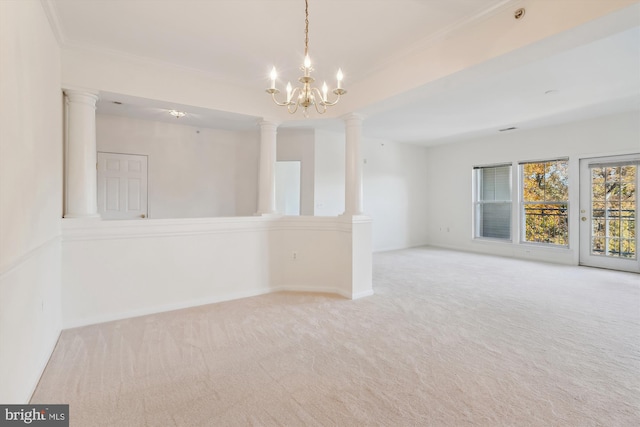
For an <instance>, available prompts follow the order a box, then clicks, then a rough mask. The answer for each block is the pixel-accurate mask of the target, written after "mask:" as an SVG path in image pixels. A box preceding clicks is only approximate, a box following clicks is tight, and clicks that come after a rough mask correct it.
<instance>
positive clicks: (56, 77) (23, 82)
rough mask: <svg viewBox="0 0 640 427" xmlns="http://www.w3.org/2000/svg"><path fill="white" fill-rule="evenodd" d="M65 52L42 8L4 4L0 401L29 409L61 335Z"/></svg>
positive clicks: (0, 34)
mask: <svg viewBox="0 0 640 427" xmlns="http://www.w3.org/2000/svg"><path fill="white" fill-rule="evenodd" d="M60 79H61V74H60V49H59V47H58V45H57V42H56V40H55V38H54V36H53V33H52V32H51V29H50V27H49V23H48V22H47V18H46V15H45V13H44V10H43V9H42V6H41V3H40V2H36V1H22V0H3V1H0V402H2V403H27V402H28V400H29V398H30V396H31V393H32V392H33V389H34V388H35V386H36V384H37V382H38V379H39V378H40V374H41V372H42V371H43V369H44V367H45V366H46V363H47V361H48V359H49V356H50V354H51V352H52V351H53V347H54V346H55V343H56V341H57V338H58V335H59V333H60V330H61V314H60V298H61V296H60V293H61V288H60V287H61V283H60V280H61V279H60V277H61V274H60V237H59V236H60V221H61V220H60V218H61V216H62V92H61V89H60Z"/></svg>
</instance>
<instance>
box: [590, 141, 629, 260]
mask: <svg viewBox="0 0 640 427" xmlns="http://www.w3.org/2000/svg"><path fill="white" fill-rule="evenodd" d="M639 165H640V154H637V155H629V156H616V157H601V158H592V159H582V160H580V264H581V265H587V266H592V267H602V268H610V269H614V270H623V271H632V272H640V257H639V256H638V228H637V225H638V189H639V188H640V175H639V174H638V169H639Z"/></svg>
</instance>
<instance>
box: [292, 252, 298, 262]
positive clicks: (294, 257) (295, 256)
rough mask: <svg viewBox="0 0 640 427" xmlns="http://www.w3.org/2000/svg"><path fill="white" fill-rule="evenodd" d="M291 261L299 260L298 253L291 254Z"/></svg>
mask: <svg viewBox="0 0 640 427" xmlns="http://www.w3.org/2000/svg"><path fill="white" fill-rule="evenodd" d="M291 259H292V260H296V259H298V252H296V251H293V252H291Z"/></svg>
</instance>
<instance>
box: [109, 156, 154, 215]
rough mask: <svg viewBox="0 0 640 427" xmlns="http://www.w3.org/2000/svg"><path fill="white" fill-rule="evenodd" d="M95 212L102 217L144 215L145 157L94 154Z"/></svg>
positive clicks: (145, 194)
mask: <svg viewBox="0 0 640 427" xmlns="http://www.w3.org/2000/svg"><path fill="white" fill-rule="evenodd" d="M98 213H100V216H101V217H102V219H141V218H146V217H147V156H139V155H133V154H115V153H98Z"/></svg>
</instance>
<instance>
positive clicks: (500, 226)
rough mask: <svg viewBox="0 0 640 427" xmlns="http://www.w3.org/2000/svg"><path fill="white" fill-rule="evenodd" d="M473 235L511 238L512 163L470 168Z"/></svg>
mask: <svg viewBox="0 0 640 427" xmlns="http://www.w3.org/2000/svg"><path fill="white" fill-rule="evenodd" d="M473 172H474V176H475V197H474V215H475V218H474V219H475V231H474V234H475V237H477V238H479V237H485V238H493V239H503V240H511V165H510V164H509V165H497V166H485V167H475V168H473Z"/></svg>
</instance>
